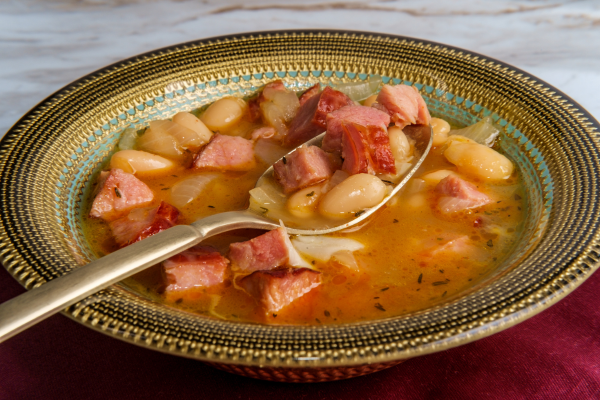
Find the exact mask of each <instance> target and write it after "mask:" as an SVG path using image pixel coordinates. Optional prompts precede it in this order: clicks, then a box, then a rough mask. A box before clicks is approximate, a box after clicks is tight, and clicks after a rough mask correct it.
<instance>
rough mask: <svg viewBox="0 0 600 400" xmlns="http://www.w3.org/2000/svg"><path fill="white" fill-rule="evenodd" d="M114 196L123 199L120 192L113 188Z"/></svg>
mask: <svg viewBox="0 0 600 400" xmlns="http://www.w3.org/2000/svg"><path fill="white" fill-rule="evenodd" d="M115 195H116V196H117V197H118V198H121V197H123V196H121V192H119V189H117V188H116V187H115Z"/></svg>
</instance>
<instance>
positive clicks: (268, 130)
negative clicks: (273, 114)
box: [250, 126, 277, 141]
mask: <svg viewBox="0 0 600 400" xmlns="http://www.w3.org/2000/svg"><path fill="white" fill-rule="evenodd" d="M276 133H277V132H276V131H275V128H273V127H272V126H263V127H262V128H258V129H255V130H253V131H252V133H251V134H250V137H251V139H252V140H254V141H256V140H258V139H270V138H272V137H273V136H275V134H276Z"/></svg>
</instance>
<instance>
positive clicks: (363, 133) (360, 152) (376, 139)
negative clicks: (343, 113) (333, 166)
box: [342, 123, 396, 175]
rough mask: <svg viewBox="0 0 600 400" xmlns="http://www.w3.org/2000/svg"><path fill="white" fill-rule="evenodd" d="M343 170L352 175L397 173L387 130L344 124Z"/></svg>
mask: <svg viewBox="0 0 600 400" xmlns="http://www.w3.org/2000/svg"><path fill="white" fill-rule="evenodd" d="M342 131H343V134H342V158H343V159H344V164H343V165H342V170H344V171H346V172H348V173H349V174H350V175H354V174H360V173H363V174H373V173H382V174H383V173H390V174H395V173H396V163H395V160H394V155H393V154H392V150H391V149H390V139H389V137H388V135H387V130H386V129H381V127H378V128H372V129H369V128H366V127H364V126H362V125H359V124H355V123H348V124H346V123H342Z"/></svg>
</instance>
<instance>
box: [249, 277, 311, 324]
mask: <svg viewBox="0 0 600 400" xmlns="http://www.w3.org/2000/svg"><path fill="white" fill-rule="evenodd" d="M238 284H239V286H240V287H242V288H243V289H244V290H245V291H246V292H247V293H248V294H250V295H251V296H252V297H254V298H255V299H257V300H259V301H260V302H261V303H262V305H263V307H264V308H265V310H266V311H267V312H269V313H271V312H275V311H279V310H280V309H282V308H283V307H285V306H287V305H288V304H290V303H291V302H293V301H294V300H296V299H297V298H299V297H302V296H304V295H305V294H306V293H308V292H310V291H311V290H312V289H314V288H316V287H317V286H319V285H320V284H321V274H320V273H319V272H317V271H313V270H311V269H308V268H290V269H278V270H273V271H256V272H254V273H252V274H250V275H248V276H246V277H244V278H242V279H240V281H239V283H238Z"/></svg>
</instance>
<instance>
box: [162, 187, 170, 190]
mask: <svg viewBox="0 0 600 400" xmlns="http://www.w3.org/2000/svg"><path fill="white" fill-rule="evenodd" d="M169 189H171V188H168V187H166V188H161V189H160V190H169Z"/></svg>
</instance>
